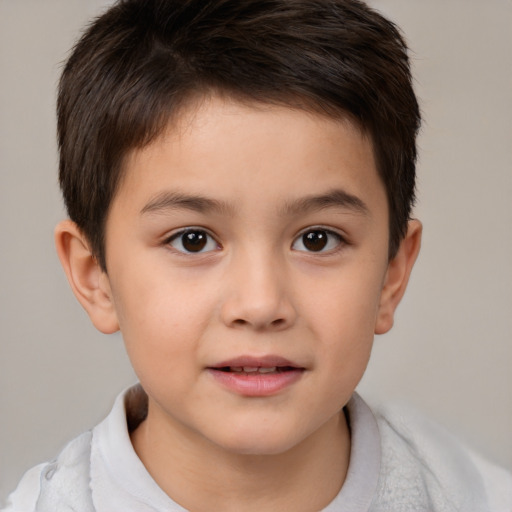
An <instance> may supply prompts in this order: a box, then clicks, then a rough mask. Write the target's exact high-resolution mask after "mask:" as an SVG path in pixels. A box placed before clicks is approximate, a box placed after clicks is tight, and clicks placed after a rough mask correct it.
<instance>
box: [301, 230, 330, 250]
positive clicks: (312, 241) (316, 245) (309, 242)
mask: <svg viewBox="0 0 512 512" xmlns="http://www.w3.org/2000/svg"><path fill="white" fill-rule="evenodd" d="M302 243H303V244H304V247H305V248H306V249H307V250H308V251H314V252H318V251H321V250H323V249H325V246H326V245H327V233H326V232H325V231H320V230H315V231H309V233H305V234H303V235H302Z"/></svg>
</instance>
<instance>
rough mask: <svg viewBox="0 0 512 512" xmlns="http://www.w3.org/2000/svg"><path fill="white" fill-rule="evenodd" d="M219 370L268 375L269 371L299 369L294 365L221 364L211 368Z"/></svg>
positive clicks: (279, 371) (278, 371)
mask: <svg viewBox="0 0 512 512" xmlns="http://www.w3.org/2000/svg"><path fill="white" fill-rule="evenodd" d="M212 369H213V370H218V371H220V372H226V373H237V374H241V375H254V376H256V375H258V374H259V375H268V374H271V373H283V372H292V371H296V370H300V369H301V368H296V367H294V366H222V367H220V368H212Z"/></svg>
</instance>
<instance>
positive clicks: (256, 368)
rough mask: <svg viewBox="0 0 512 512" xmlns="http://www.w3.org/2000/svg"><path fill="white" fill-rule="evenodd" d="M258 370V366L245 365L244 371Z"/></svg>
mask: <svg viewBox="0 0 512 512" xmlns="http://www.w3.org/2000/svg"><path fill="white" fill-rule="evenodd" d="M257 371H258V367H257V366H244V372H246V373H252V372H257Z"/></svg>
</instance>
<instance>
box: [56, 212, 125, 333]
mask: <svg viewBox="0 0 512 512" xmlns="http://www.w3.org/2000/svg"><path fill="white" fill-rule="evenodd" d="M55 246H56V248H57V253H58V255H59V259H60V262H61V264H62V267H63V268H64V272H65V273H66V277H67V278H68V281H69V284H70V286H71V289H72V290H73V293H74V294H75V297H76V298H77V299H78V301H79V302H80V304H81V305H82V307H83V308H84V309H85V311H86V312H87V314H88V315H89V318H90V319H91V321H92V323H93V324H94V326H95V327H96V328H97V329H98V330H99V331H101V332H103V333H105V334H111V333H113V332H116V331H118V330H119V324H118V321H117V315H116V311H115V308H114V303H113V299H112V291H111V289H110V282H109V279H108V276H107V274H106V273H105V272H104V271H103V270H102V269H101V267H100V265H99V264H98V262H97V260H96V258H95V257H94V256H93V254H92V252H91V249H90V246H89V242H88V241H87V239H86V237H85V236H84V235H83V233H82V232H81V231H80V229H79V228H78V226H77V225H76V224H75V223H74V222H72V221H70V220H64V221H62V222H60V223H59V224H58V225H57V227H56V228H55Z"/></svg>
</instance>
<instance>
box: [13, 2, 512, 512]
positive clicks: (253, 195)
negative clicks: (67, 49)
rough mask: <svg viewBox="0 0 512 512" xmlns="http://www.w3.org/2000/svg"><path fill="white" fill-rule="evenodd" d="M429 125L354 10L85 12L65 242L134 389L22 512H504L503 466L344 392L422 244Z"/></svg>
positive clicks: (380, 27)
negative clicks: (88, 16)
mask: <svg viewBox="0 0 512 512" xmlns="http://www.w3.org/2000/svg"><path fill="white" fill-rule="evenodd" d="M418 127H419V113H418V107H417V103H416V99H415V97H414V93H413V91H412V88H411V79H410V74H409V68H408V60H407V54H406V47H405V45H404V43H403V41H402V39H401V37H400V35H399V34H398V32H397V31H396V29H395V27H393V25H392V24H390V23H389V22H387V21H386V20H384V19H383V18H382V17H380V16H379V15H377V14H376V13H374V12H373V11H371V10H370V9H368V8H367V7H366V6H365V5H363V4H361V3H360V2H356V1H340V0H338V1H335V2H326V1H316V2H315V1H310V2H293V1H269V2H262V1H258V2H256V1H248V0H246V1H216V2H204V1H202V2H200V1H192V2H172V1H160V2H157V1H153V2H149V1H141V0H139V1H125V2H121V3H119V4H118V5H117V6H115V7H113V8H112V9H111V10H110V11H109V12H108V13H106V14H105V15H104V16H102V17H101V18H100V19H99V20H98V21H97V22H95V24H94V25H92V27H91V28H90V29H89V30H88V32H87V33H86V34H85V35H84V37H83V38H82V40H81V41H80V43H79V44H78V45H77V47H76V48H75V51H74V53H73V55H72V56H71V58H70V60H69V62H68V64H67V66H66V69H65V71H64V74H63V77H62V81H61V89H60V96H59V143H60V150H61V165H60V173H61V174H60V178H61V186H62V189H63V192H64V197H65V201H66V206H67V208H68V211H69V215H70V217H71V221H65V222H63V223H61V224H60V225H59V226H58V228H57V230H56V243H57V249H58V252H59V256H60V258H61V261H62V264H63V266H64V269H65V271H66V274H67V276H68V279H69V281H70V284H71V286H72V288H73V291H74V292H75V294H76V296H77V298H78V299H79V301H80V302H81V304H82V305H83V306H84V308H85V309H86V310H87V312H88V314H89V316H90V317H91V320H92V321H93V323H94V325H95V326H96V327H97V328H98V329H99V330H100V331H102V332H105V333H110V332H115V331H116V330H118V329H120V330H121V332H122V333H123V338H124V341H125V343H126V347H127V350H128V353H129V355H130V358H131V361H132V364H133V366H134V368H135V370H136V372H137V374H138V377H139V379H140V382H141V386H142V387H135V388H133V389H131V390H130V391H128V392H127V393H126V394H125V395H124V396H123V397H121V398H120V399H119V400H118V401H117V403H116V405H115V407H114V410H113V412H112V414H111V415H110V416H109V417H108V418H107V419H106V420H105V422H103V423H102V424H100V425H99V426H98V427H96V428H95V429H94V430H93V432H92V434H91V433H87V434H84V435H83V436H81V437H80V438H78V439H77V440H75V441H73V442H72V443H71V444H70V445H69V446H68V447H67V448H66V449H65V450H64V451H63V452H62V454H61V455H60V456H59V458H58V459H57V460H56V461H55V462H53V463H50V464H48V465H42V466H38V467H37V468H34V470H32V471H31V472H29V473H28V474H27V476H26V477H25V478H24V480H23V481H22V482H21V484H20V486H19V488H18V491H17V492H16V494H15V495H14V496H13V498H12V503H13V504H12V509H14V510H31V509H34V508H35V509H36V510H67V509H69V508H71V509H75V510H100V511H101V510H182V508H180V507H183V508H185V509H188V510H231V509H243V510H252V509H256V508H257V509H258V510H262V509H263V510H321V509H325V510H372V511H376V510H508V509H510V508H511V507H512V505H511V503H512V498H511V489H512V485H511V479H510V476H509V475H507V474H506V473H505V472H502V471H501V470H498V469H496V468H494V467H490V466H488V465H487V464H486V463H483V462H481V461H480V460H479V459H477V458H476V457H475V456H473V455H472V454H470V453H469V452H467V451H465V450H464V449H463V448H461V447H459V446H458V445H457V444H456V443H454V442H452V441H451V440H450V439H449V438H447V436H446V435H444V434H442V433H440V432H438V431H437V430H436V429H435V428H434V427H425V426H423V425H420V424H414V423H413V420H409V419H406V420H402V418H400V417H396V416H392V415H391V416H389V417H381V416H378V417H377V420H375V419H374V417H373V416H372V413H371V412H370V410H369V409H368V407H367V406H366V405H365V404H364V402H363V401H362V400H361V399H360V398H359V397H358V396H357V395H353V391H354V389H355V387H356V385H357V383H358V381H359V379H360V378H361V376H362V374H363V372H364V369H365V367H366V364H367V362H368V358H369V354H370V350H371V344H372V341H373V335H374V333H383V332H386V331H387V330H389V329H390V328H391V326H392V322H393V314H394V310H395V308H396V306H397V305H398V302H399V301H400V299H401V297H402V295H403V293H404V291H405V287H406V285H407V280H408V277H409V274H410V271H411V268H412V266H413V264H414V260H415V258H416V256H417V253H418V251H419V245H420V236H421V226H420V224H419V222H417V221H415V220H411V219H410V213H411V207H412V204H413V201H414V164H415V157H416V148H415V136H416V133H417V130H418ZM141 462H142V464H141Z"/></svg>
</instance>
